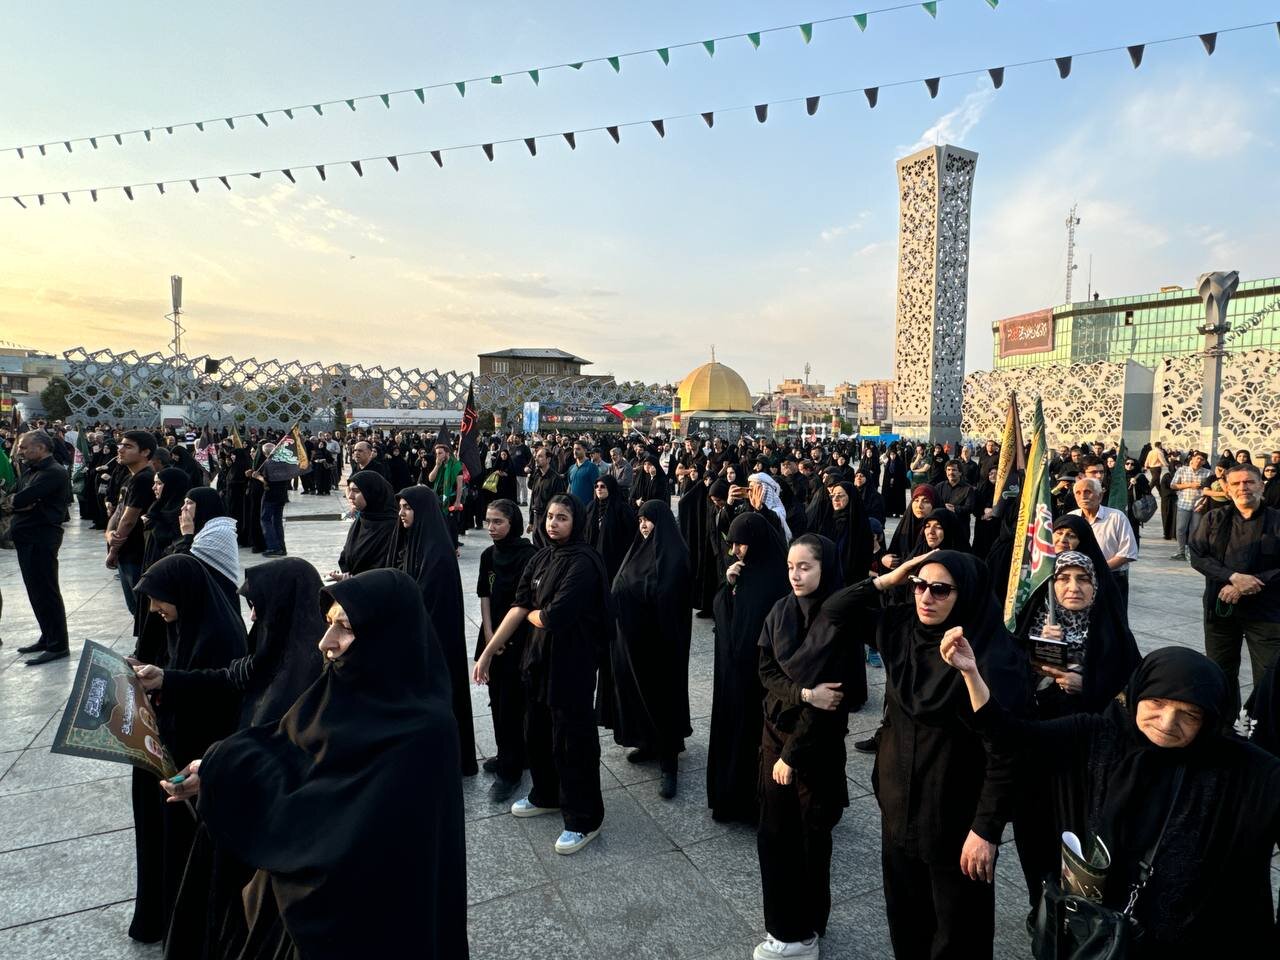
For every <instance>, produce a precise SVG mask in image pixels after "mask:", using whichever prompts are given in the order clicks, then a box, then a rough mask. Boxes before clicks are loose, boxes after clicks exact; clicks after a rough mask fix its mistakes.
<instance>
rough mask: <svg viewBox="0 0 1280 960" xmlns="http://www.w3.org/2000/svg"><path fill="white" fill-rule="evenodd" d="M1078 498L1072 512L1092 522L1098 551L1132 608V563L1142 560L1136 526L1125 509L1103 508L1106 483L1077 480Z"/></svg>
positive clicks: (1075, 487) (1074, 491)
mask: <svg viewBox="0 0 1280 960" xmlns="http://www.w3.org/2000/svg"><path fill="white" fill-rule="evenodd" d="M1071 489H1072V492H1073V493H1074V494H1075V496H1076V503H1078V504H1080V508H1079V509H1078V510H1072V511H1071V512H1072V513H1073V514H1074V515H1076V516H1078V517H1084V518H1085V519H1086V520H1087V521H1089V527H1090V528H1091V529H1092V530H1093V537H1094V539H1095V540H1097V541H1098V549H1099V550H1101V551H1102V555H1103V556H1104V557H1106V558H1107V566H1108V567H1110V568H1111V572H1112V573H1113V574H1115V576H1116V582H1117V583H1118V584H1119V585H1120V596H1121V597H1122V598H1123V599H1124V605H1125V608H1126V609H1128V606H1129V564H1131V563H1133V561H1135V560H1137V559H1138V543H1137V541H1136V540H1135V539H1134V537H1133V527H1132V526H1130V525H1129V518H1128V517H1126V516H1125V515H1124V511H1123V510H1115V509H1113V508H1111V507H1104V506H1103V505H1102V484H1101V483H1100V482H1099V481H1098V480H1096V479H1094V478H1093V477H1086V476H1081V477H1077V478H1076V482H1075V485H1074V486H1073V487H1072V488H1071Z"/></svg>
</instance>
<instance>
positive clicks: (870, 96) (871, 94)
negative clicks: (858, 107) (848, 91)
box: [862, 87, 880, 110]
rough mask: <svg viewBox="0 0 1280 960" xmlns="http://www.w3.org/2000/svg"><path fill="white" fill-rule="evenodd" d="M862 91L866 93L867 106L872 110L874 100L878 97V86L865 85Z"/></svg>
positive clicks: (874, 106)
mask: <svg viewBox="0 0 1280 960" xmlns="http://www.w3.org/2000/svg"><path fill="white" fill-rule="evenodd" d="M862 92H863V93H864V94H866V97H867V106H869V107H870V108H871V109H872V110H874V109H875V108H876V101H877V100H879V99H880V88H879V87H867V88H866V89H865V90H863V91H862Z"/></svg>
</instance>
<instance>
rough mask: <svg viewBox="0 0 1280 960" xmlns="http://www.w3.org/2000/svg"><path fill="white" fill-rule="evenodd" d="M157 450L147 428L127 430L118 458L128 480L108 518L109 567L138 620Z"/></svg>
mask: <svg viewBox="0 0 1280 960" xmlns="http://www.w3.org/2000/svg"><path fill="white" fill-rule="evenodd" d="M155 450H156V438H155V437H154V436H152V435H151V434H150V433H148V432H147V431H145V430H129V431H127V432H126V433H125V435H124V438H123V439H122V440H121V441H120V447H119V449H118V451H117V453H116V458H117V459H118V460H119V461H120V462H121V463H122V464H124V465H125V466H126V467H127V468H128V470H129V479H128V480H126V481H125V482H124V484H123V485H122V486H121V487H120V502H119V503H118V504H116V509H115V512H114V513H113V514H112V515H111V519H110V520H109V521H107V566H108V567H109V568H110V569H113V570H118V571H120V589H121V590H122V591H124V602H125V605H126V606H127V607H128V608H129V613H131V614H133V615H134V617H135V619H136V617H137V613H138V601H137V597H136V595H135V594H134V592H133V590H134V587H135V586H137V583H138V579H139V578H140V577H141V576H142V551H143V535H142V515H143V514H144V513H146V512H147V509H148V508H149V507H150V506H151V504H152V503H153V502H154V501H155V498H156V497H155V492H154V490H152V484H153V483H154V482H155V473H154V471H152V469H151V464H150V460H151V457H152V455H153V454H154V453H155ZM135 630H136V627H135Z"/></svg>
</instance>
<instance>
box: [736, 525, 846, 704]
mask: <svg viewBox="0 0 1280 960" xmlns="http://www.w3.org/2000/svg"><path fill="white" fill-rule="evenodd" d="M815 541H816V545H817V547H818V550H817V554H818V557H817V559H818V563H819V565H820V566H821V568H822V575H821V578H820V579H819V581H818V588H817V589H816V590H814V591H813V592H812V593H810V594H807V595H806V596H803V597H797V596H796V595H795V594H794V593H792V594H790V595H788V596H785V597H783V598H782V599H781V600H779V601H778V602H777V604H775V607H774V610H775V612H776V613H775V616H774V617H771V620H773V619H775V618H776V615H777V613H780V614H781V619H780V622H779V626H781V627H782V628H781V629H778V628H776V627H775V629H773V630H771V631H768V632H762V633H761V634H760V646H762V647H763V646H765V645H766V644H767V645H770V646H772V647H773V655H774V657H775V658H777V661H778V665H779V666H781V667H782V669H783V670H784V671H785V672H786V674H787V676H788V677H790V678H791V679H792V680H793V681H795V682H796V683H798V684H800V685H801V686H802V687H811V686H813V685H815V684H816V683H818V682H819V677H820V676H821V674H822V671H823V668H824V667H825V666H826V664H827V662H828V661H829V659H830V657H831V649H830V647H831V645H832V643H833V642H834V641H835V639H836V637H835V635H834V633H833V632H831V631H818V630H810V629H809V628H810V627H812V626H813V624H814V622H815V621H816V620H817V617H818V613H819V611H820V610H821V609H822V604H823V602H824V601H825V600H826V599H827V597H829V596H831V594H833V593H835V592H836V591H837V590H839V589H840V588H841V587H842V586H843V585H844V580H843V577H842V574H841V572H840V559H839V555H838V554H837V552H836V545H835V544H834V543H832V542H831V540H830V539H828V538H827V537H824V536H821V535H818V534H805V535H804V537H803V538H799V539H798V540H797V542H796V543H794V544H792V546H793V547H795V546H807V547H808V548H809V549H810V550H812V549H813V546H814V545H815ZM750 556H751V554H750V552H748V554H747V557H748V558H750ZM779 608H782V609H781V610H780V611H779Z"/></svg>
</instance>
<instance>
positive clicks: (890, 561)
mask: <svg viewBox="0 0 1280 960" xmlns="http://www.w3.org/2000/svg"><path fill="white" fill-rule="evenodd" d="M897 565H898V558H897V557H896V556H894V555H893V554H892V553H886V554H885V555H884V556H883V557H881V558H880V566H882V567H884V568H885V569H886V570H892V569H893V568H894V567H896V566H897Z"/></svg>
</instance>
